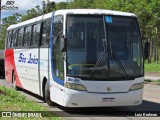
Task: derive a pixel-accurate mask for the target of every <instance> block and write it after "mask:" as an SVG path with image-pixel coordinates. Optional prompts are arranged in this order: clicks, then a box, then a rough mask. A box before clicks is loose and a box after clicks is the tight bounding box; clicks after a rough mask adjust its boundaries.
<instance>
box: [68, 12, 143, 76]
mask: <svg viewBox="0 0 160 120" xmlns="http://www.w3.org/2000/svg"><path fill="white" fill-rule="evenodd" d="M141 56H142V53H141V41H140V34H139V28H138V24H137V20H136V18H126V17H113V16H103V15H68V17H67V75H68V76H75V77H80V78H82V79H83V78H87V79H98V78H100V79H101V78H105V79H106V78H116V77H125V76H139V75H142V74H143V71H142V68H143V67H142V58H141Z"/></svg>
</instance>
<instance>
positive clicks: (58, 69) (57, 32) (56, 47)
mask: <svg viewBox="0 0 160 120" xmlns="http://www.w3.org/2000/svg"><path fill="white" fill-rule="evenodd" d="M62 30H63V17H62V16H56V17H55V19H54V25H53V34H54V42H53V54H52V58H53V65H54V67H53V68H54V75H55V76H56V77H58V78H59V79H61V80H64V61H63V53H62V52H61V50H60V36H61V35H62Z"/></svg>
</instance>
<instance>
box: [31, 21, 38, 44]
mask: <svg viewBox="0 0 160 120" xmlns="http://www.w3.org/2000/svg"><path fill="white" fill-rule="evenodd" d="M39 37H40V24H36V25H32V36H31V38H32V39H31V46H32V47H38V43H39Z"/></svg>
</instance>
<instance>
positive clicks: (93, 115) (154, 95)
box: [0, 79, 160, 120]
mask: <svg viewBox="0 0 160 120" xmlns="http://www.w3.org/2000/svg"><path fill="white" fill-rule="evenodd" d="M0 85H4V86H6V87H12V85H11V84H9V83H7V82H6V81H5V80H4V79H0ZM19 92H20V93H21V94H24V95H25V96H27V97H28V98H29V99H31V100H34V101H36V102H37V103H39V104H41V105H43V106H46V107H48V108H49V110H50V111H53V112H54V113H55V114H57V115H58V116H61V117H66V118H69V119H74V120H106V119H107V120H133V119H134V120H135V119H136V120H144V119H147V120H150V119H154V120H159V119H160V117H128V116H127V114H130V112H131V113H133V112H135V113H136V114H137V113H139V111H142V113H149V112H152V111H155V112H154V113H158V114H160V86H156V85H150V84H146V85H145V87H144V95H143V103H142V105H140V106H135V107H104V108H80V109H66V108H64V107H61V106H59V105H54V106H48V105H47V104H46V103H45V102H44V101H43V99H42V98H41V97H39V96H37V95H35V94H32V93H30V92H28V91H26V90H20V91H19ZM124 113H125V114H124ZM121 114H122V116H123V117H119V115H121ZM123 114H124V115H123ZM113 116H115V117H113Z"/></svg>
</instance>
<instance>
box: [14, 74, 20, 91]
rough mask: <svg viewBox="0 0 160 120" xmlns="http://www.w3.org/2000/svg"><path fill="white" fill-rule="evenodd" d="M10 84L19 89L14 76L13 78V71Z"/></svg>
mask: <svg viewBox="0 0 160 120" xmlns="http://www.w3.org/2000/svg"><path fill="white" fill-rule="evenodd" d="M12 86H13V88H14V89H15V90H19V88H18V87H17V85H16V78H15V75H14V73H13V74H12Z"/></svg>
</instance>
